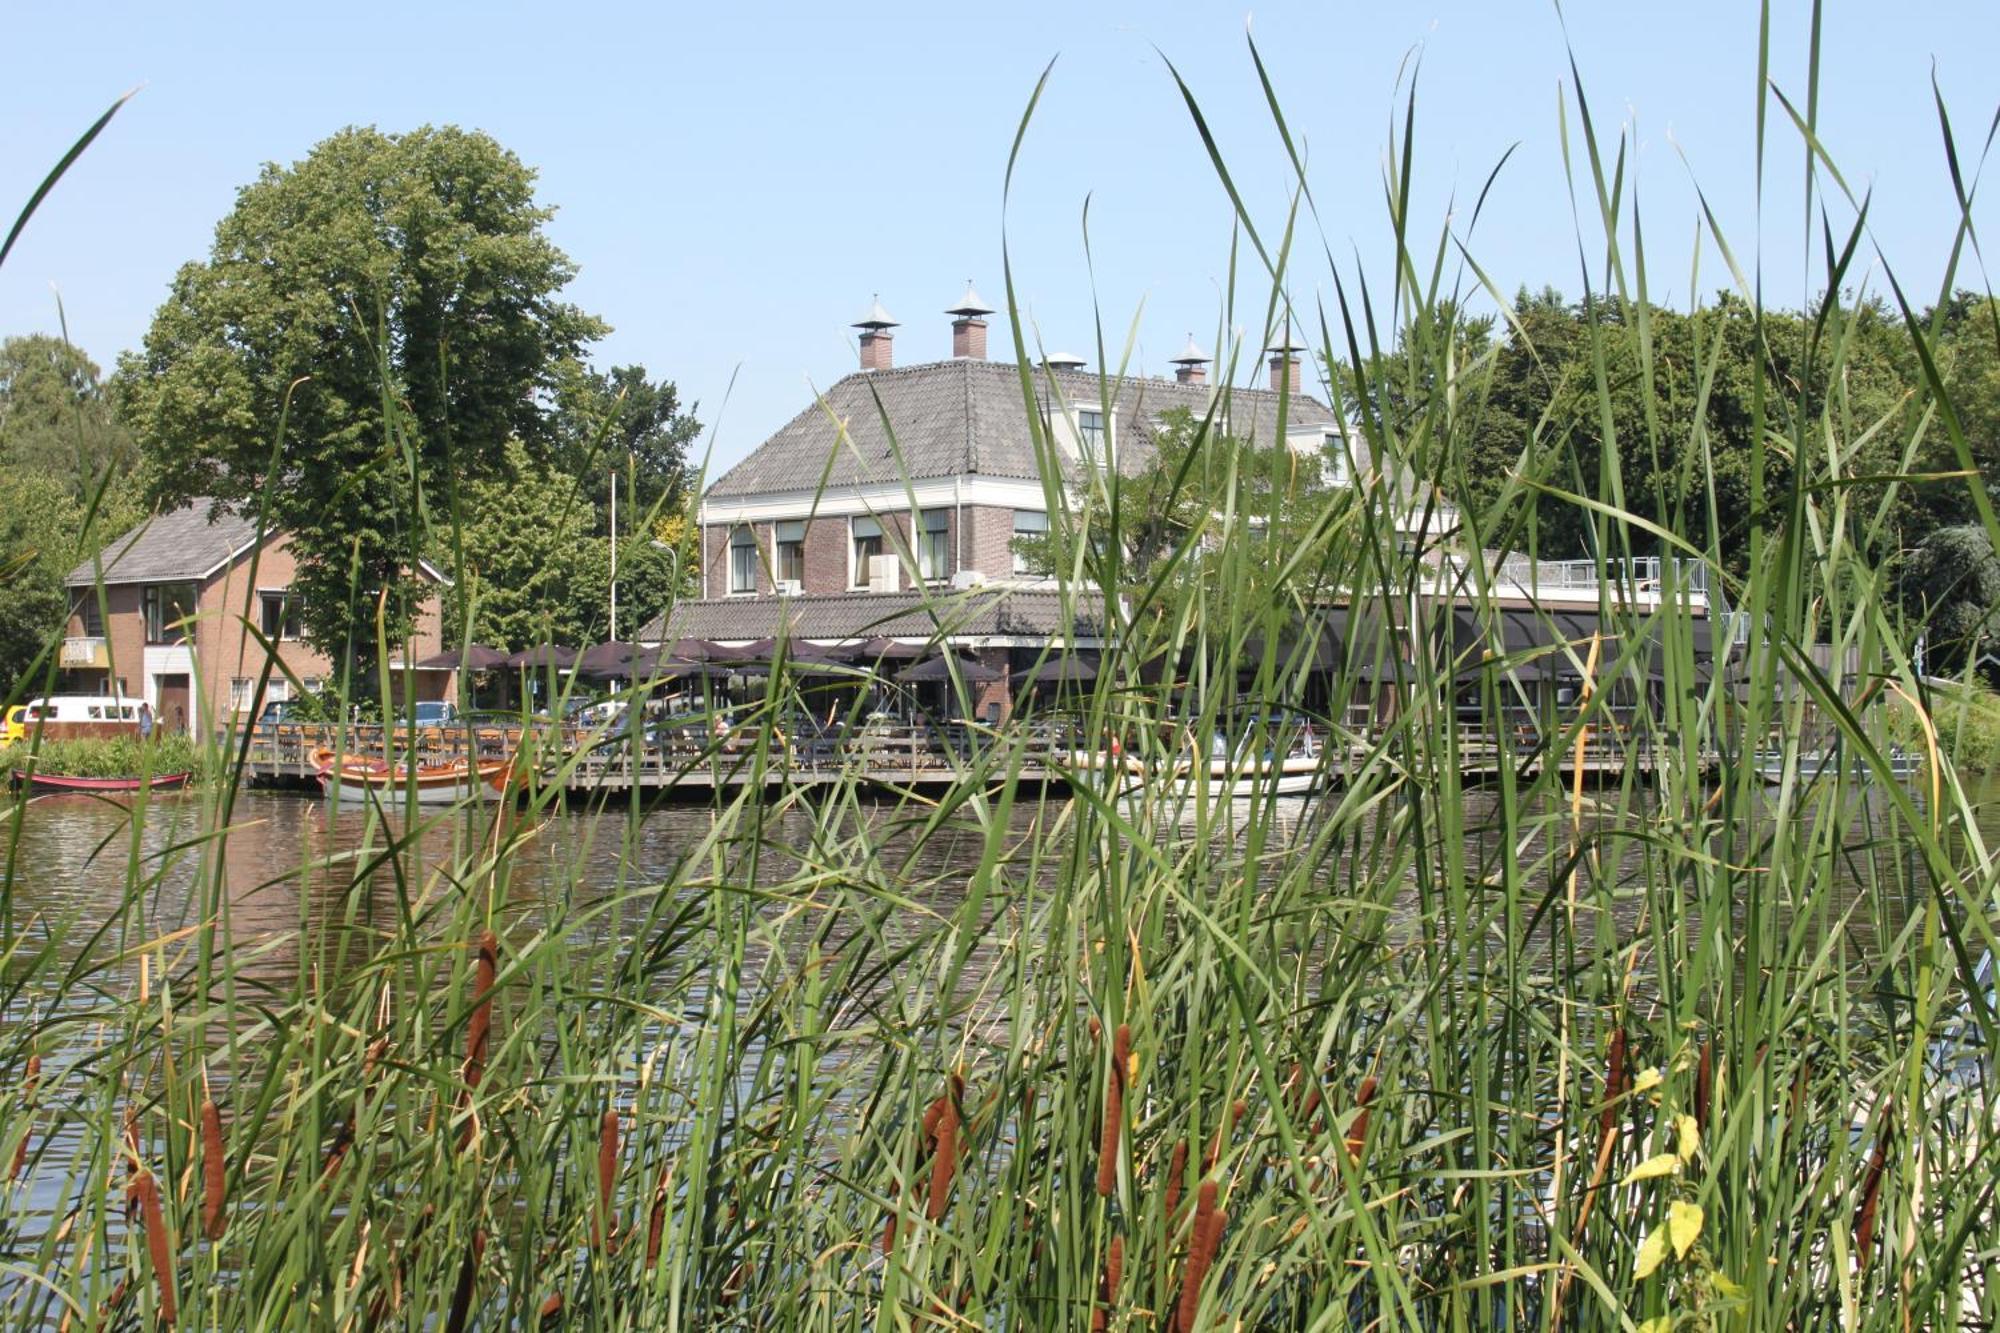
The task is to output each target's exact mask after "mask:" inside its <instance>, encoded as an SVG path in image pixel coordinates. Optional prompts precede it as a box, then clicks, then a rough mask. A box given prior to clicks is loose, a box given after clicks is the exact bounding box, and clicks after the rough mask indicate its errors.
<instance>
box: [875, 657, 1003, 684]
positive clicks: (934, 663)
mask: <svg viewBox="0 0 2000 1333" xmlns="http://www.w3.org/2000/svg"><path fill="white" fill-rule="evenodd" d="M954 667H955V668H956V671H954ZM954 674H956V675H957V677H958V678H959V679H960V680H962V681H964V682H965V683H966V684H968V685H987V684H991V683H992V682H993V681H996V680H1000V679H1002V673H1001V672H998V671H995V670H994V669H993V668H992V667H989V666H982V665H980V664H979V663H978V662H970V661H966V660H965V659H963V658H960V659H959V660H958V661H957V662H955V663H954V662H953V661H952V660H951V659H950V658H948V657H932V658H927V659H925V660H924V661H922V662H919V663H917V664H916V665H915V666H913V667H909V668H906V669H905V670H903V671H900V672H898V673H897V674H896V679H897V680H900V681H902V682H904V683H905V684H909V685H915V684H918V683H920V682H922V681H927V680H950V679H951V678H952V676H953V675H954Z"/></svg>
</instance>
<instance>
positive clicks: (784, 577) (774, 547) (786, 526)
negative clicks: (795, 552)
mask: <svg viewBox="0 0 2000 1333" xmlns="http://www.w3.org/2000/svg"><path fill="white" fill-rule="evenodd" d="M794 533H796V534H797V535H796V536H793V535H790V534H794ZM787 546H797V547H798V548H799V570H798V577H797V578H793V577H792V576H791V575H790V574H787V573H786V572H785V548H786V547H787ZM771 577H772V578H773V579H774V580H776V581H777V582H779V583H796V584H798V585H799V587H801V588H804V587H805V586H806V520H805V519H802V518H786V519H780V520H778V521H777V522H775V523H773V524H772V525H771Z"/></svg>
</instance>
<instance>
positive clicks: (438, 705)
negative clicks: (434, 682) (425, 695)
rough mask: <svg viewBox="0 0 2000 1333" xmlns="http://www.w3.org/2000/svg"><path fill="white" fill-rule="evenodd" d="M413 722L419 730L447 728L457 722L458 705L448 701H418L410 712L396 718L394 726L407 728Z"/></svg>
mask: <svg viewBox="0 0 2000 1333" xmlns="http://www.w3.org/2000/svg"><path fill="white" fill-rule="evenodd" d="M413 720H414V721H415V722H416V724H417V726H418V727H419V728H423V727H448V726H450V725H451V724H452V723H454V722H456V721H458V705H456V704H454V703H452V702H451V701H450V700H448V699H424V700H420V701H419V702H418V703H417V704H416V705H415V707H414V709H413V710H412V712H409V713H404V714H403V715H402V716H401V717H399V718H397V719H396V723H395V725H397V726H399V727H407V726H409V725H410V723H411V721H413Z"/></svg>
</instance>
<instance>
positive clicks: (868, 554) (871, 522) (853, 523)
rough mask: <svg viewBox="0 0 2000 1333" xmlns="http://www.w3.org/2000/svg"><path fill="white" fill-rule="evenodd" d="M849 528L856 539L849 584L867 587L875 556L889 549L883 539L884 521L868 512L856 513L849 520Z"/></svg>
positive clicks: (856, 586)
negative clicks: (867, 513) (870, 515)
mask: <svg viewBox="0 0 2000 1333" xmlns="http://www.w3.org/2000/svg"><path fill="white" fill-rule="evenodd" d="M848 529H849V532H850V533H851V534H852V536H853V539H854V565H853V568H852V569H851V570H850V571H849V573H848V582H849V586H851V587H855V588H865V587H867V586H868V576H869V574H870V572H871V571H872V568H873V566H874V563H875V557H876V556H878V555H881V554H883V552H884V551H885V550H886V549H887V548H886V547H885V546H884V545H883V541H882V523H881V520H879V519H875V518H870V517H869V516H868V515H866V514H856V515H855V516H854V517H853V518H852V519H849V520H848Z"/></svg>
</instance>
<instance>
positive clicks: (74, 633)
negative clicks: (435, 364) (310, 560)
mask: <svg viewBox="0 0 2000 1333" xmlns="http://www.w3.org/2000/svg"><path fill="white" fill-rule="evenodd" d="M211 511H214V512H211ZM290 547H291V543H290V540H289V539H288V538H287V537H285V536H284V535H283V534H277V535H273V536H270V537H268V538H267V539H266V540H265V542H264V543H263V545H262V547H261V549H260V548H259V546H258V543H257V525H256V523H255V522H254V521H253V520H251V519H247V518H244V517H241V516H239V515H237V514H235V513H232V512H230V511H228V510H226V509H225V510H219V511H216V510H215V507H214V505H213V504H212V502H210V501H207V500H196V501H194V502H193V504H192V505H191V506H190V507H188V508H185V509H177V510H173V511H171V512H169V513H164V514H159V515H156V516H155V517H153V518H150V519H148V520H146V521H145V522H143V523H141V524H140V525H139V526H137V527H136V528H134V529H132V531H130V532H128V533H126V534H124V535H123V536H121V537H119V538H118V540H116V541H114V542H112V543H111V544H110V545H109V546H107V547H105V549H104V550H103V551H102V552H101V553H100V554H99V555H97V556H96V557H95V558H94V559H91V560H88V561H86V562H84V563H83V564H81V565H78V566H77V567H76V568H75V569H74V570H72V571H70V575H69V579H68V583H69V588H70V603H71V606H72V608H73V609H72V611H71V614H70V621H69V627H68V630H67V631H66V637H65V638H64V640H63V646H62V657H61V662H60V666H61V668H62V671H63V674H64V677H65V681H66V688H67V689H69V690H71V691H73V692H77V693H89V694H115V695H120V696H124V697H128V698H138V699H144V700H145V701H146V702H147V703H149V704H151V705H152V706H153V709H154V712H155V713H156V714H157V715H158V716H159V717H160V719H161V722H162V723H163V724H164V725H167V726H173V725H175V724H176V723H177V721H178V720H180V719H186V720H187V721H188V722H189V723H198V722H205V723H206V724H207V725H210V726H214V725H219V724H221V723H222V722H223V721H224V720H226V719H227V718H228V717H229V716H231V715H240V714H242V713H244V712H246V711H247V710H248V709H249V707H250V703H251V700H252V697H253V695H254V692H255V689H256V684H257V680H258V678H259V677H260V676H262V675H263V672H264V665H265V657H266V653H265V649H264V647H263V645H262V644H260V643H259V642H258V640H257V639H256V637H254V636H253V635H251V634H249V633H247V632H246V631H245V628H244V623H243V621H244V617H245V614H246V608H247V613H248V618H249V620H250V623H251V624H254V625H255V626H256V627H257V629H258V631H259V633H261V634H263V635H264V636H265V638H266V639H268V640H269V641H270V642H271V643H272V645H273V647H274V649H275V652H276V656H277V659H278V663H279V664H282V666H283V668H284V669H285V670H288V671H289V672H290V673H291V675H292V676H293V677H296V678H297V679H298V680H299V682H300V684H301V685H302V686H303V687H304V688H305V689H307V690H314V689H317V688H319V687H320V686H321V685H323V684H324V683H325V682H326V680H327V678H328V676H329V674H330V672H331V670H332V668H331V664H330V663H329V662H328V661H327V658H326V656H325V654H323V653H321V652H319V651H318V650H317V649H315V648H313V647H312V646H311V645H309V644H307V643H306V642H305V641H304V639H303V638H301V637H300V633H299V616H298V608H297V605H296V604H295V602H294V601H293V600H292V598H291V595H290V594H291V586H292V577H293V571H294V568H295V564H294V560H293V556H292V553H291V549H290ZM253 556H254V557H255V558H254V559H253ZM253 565H254V569H253ZM421 576H422V577H423V578H425V579H427V580H429V581H431V582H433V583H437V584H441V583H443V581H444V580H443V576H442V575H441V574H439V573H438V571H437V570H435V569H433V568H431V567H430V566H429V565H424V566H423V567H422V569H421ZM253 580H254V586H253ZM100 586H101V587H102V590H103V595H102V600H101V601H100V599H99V593H98V590H99V588H100ZM440 615H441V613H440V609H439V602H438V598H437V597H435V596H433V597H430V598H429V599H427V600H426V601H425V603H424V605H423V607H422V608H421V609H420V610H419V612H418V615H417V623H416V632H415V633H414V634H413V635H412V636H411V639H410V642H409V643H408V644H406V645H403V646H402V648H401V650H400V651H398V652H397V653H396V654H395V655H394V660H395V661H397V662H414V661H416V660H419V659H421V658H423V657H426V656H429V655H430V654H432V653H435V652H437V651H439V649H440V634H439V631H440V624H441V622H440ZM450 686H451V678H450V673H448V672H417V671H411V672H410V673H409V674H408V675H407V676H406V678H405V688H406V690H407V691H408V693H409V694H410V696H412V697H415V698H419V699H430V698H447V697H449V690H450ZM290 694H291V682H290V680H289V679H287V677H286V675H285V672H284V671H282V670H279V669H278V667H277V666H276V665H274V666H273V669H272V671H271V679H270V681H269V684H268V685H267V686H266V690H265V695H264V697H265V698H266V699H267V700H269V699H284V698H287V697H289V696H290Z"/></svg>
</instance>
